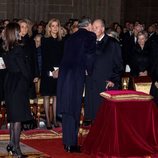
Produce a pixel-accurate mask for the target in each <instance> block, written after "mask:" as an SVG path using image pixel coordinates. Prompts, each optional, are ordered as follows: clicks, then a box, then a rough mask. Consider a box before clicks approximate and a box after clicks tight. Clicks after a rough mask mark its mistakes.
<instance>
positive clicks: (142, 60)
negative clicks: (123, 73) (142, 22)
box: [130, 31, 151, 77]
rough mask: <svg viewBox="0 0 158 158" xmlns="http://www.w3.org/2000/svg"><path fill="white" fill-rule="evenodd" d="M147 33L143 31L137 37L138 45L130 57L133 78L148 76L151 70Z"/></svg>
mask: <svg viewBox="0 0 158 158" xmlns="http://www.w3.org/2000/svg"><path fill="white" fill-rule="evenodd" d="M147 36H148V35H147V32H145V31H142V32H139V33H138V35H137V39H138V41H137V44H136V45H135V46H134V47H133V49H132V51H131V53H130V54H131V57H130V60H131V61H130V68H131V72H130V74H131V75H132V76H133V77H137V76H148V75H149V69H150V58H149V57H150V54H151V53H150V49H149V47H148V45H147V43H146V41H147Z"/></svg>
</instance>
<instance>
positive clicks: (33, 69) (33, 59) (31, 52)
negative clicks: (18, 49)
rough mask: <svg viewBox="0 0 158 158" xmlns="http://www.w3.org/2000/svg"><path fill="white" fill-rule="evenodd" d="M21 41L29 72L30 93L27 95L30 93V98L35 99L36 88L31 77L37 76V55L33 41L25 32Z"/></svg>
mask: <svg viewBox="0 0 158 158" xmlns="http://www.w3.org/2000/svg"><path fill="white" fill-rule="evenodd" d="M22 43H23V44H24V51H25V58H26V60H28V63H29V71H30V74H31V82H30V94H29V95H30V98H31V99H35V98H36V89H35V83H34V82H33V79H34V78H35V77H39V69H38V62H37V56H36V47H35V42H34V40H33V39H32V38H30V37H29V35H28V34H27V35H25V36H24V37H22Z"/></svg>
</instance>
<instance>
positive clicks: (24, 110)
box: [4, 46, 32, 122]
mask: <svg viewBox="0 0 158 158" xmlns="http://www.w3.org/2000/svg"><path fill="white" fill-rule="evenodd" d="M4 61H5V65H6V68H7V74H6V77H5V84H4V91H5V103H6V107H7V118H8V121H9V122H22V121H27V120H31V119H32V115H31V111H30V107H29V85H30V81H31V74H30V71H29V65H28V61H27V60H26V58H25V54H24V49H23V48H22V47H21V46H15V47H14V48H13V49H12V50H11V51H9V52H7V53H6V54H5V55H4Z"/></svg>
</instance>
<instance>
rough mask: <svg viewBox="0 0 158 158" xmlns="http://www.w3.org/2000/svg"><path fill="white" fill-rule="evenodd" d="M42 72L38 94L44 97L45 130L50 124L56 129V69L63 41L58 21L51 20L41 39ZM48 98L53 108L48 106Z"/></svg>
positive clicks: (49, 127)
mask: <svg viewBox="0 0 158 158" xmlns="http://www.w3.org/2000/svg"><path fill="white" fill-rule="evenodd" d="M41 48H42V72H41V86H40V88H41V89H40V92H41V95H42V96H43V97H44V109H45V114H46V126H47V129H51V128H52V126H51V122H52V123H53V124H54V127H58V124H57V122H56V86H57V77H58V68H59V65H60V61H61V58H62V54H63V40H62V34H61V26H60V21H59V20H58V19H55V18H54V19H51V20H50V21H49V22H48V24H47V26H46V35H45V38H43V39H42V44H41ZM50 97H52V98H53V103H52V104H53V106H50Z"/></svg>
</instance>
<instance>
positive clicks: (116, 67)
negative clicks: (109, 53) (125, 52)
mask: <svg viewBox="0 0 158 158" xmlns="http://www.w3.org/2000/svg"><path fill="white" fill-rule="evenodd" d="M113 44H114V46H113V48H114V49H113V69H112V70H113V71H112V75H111V78H110V81H112V82H114V83H118V82H119V81H120V79H121V75H122V73H123V60H122V53H121V48H120V46H119V44H118V43H116V42H115V43H113Z"/></svg>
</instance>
